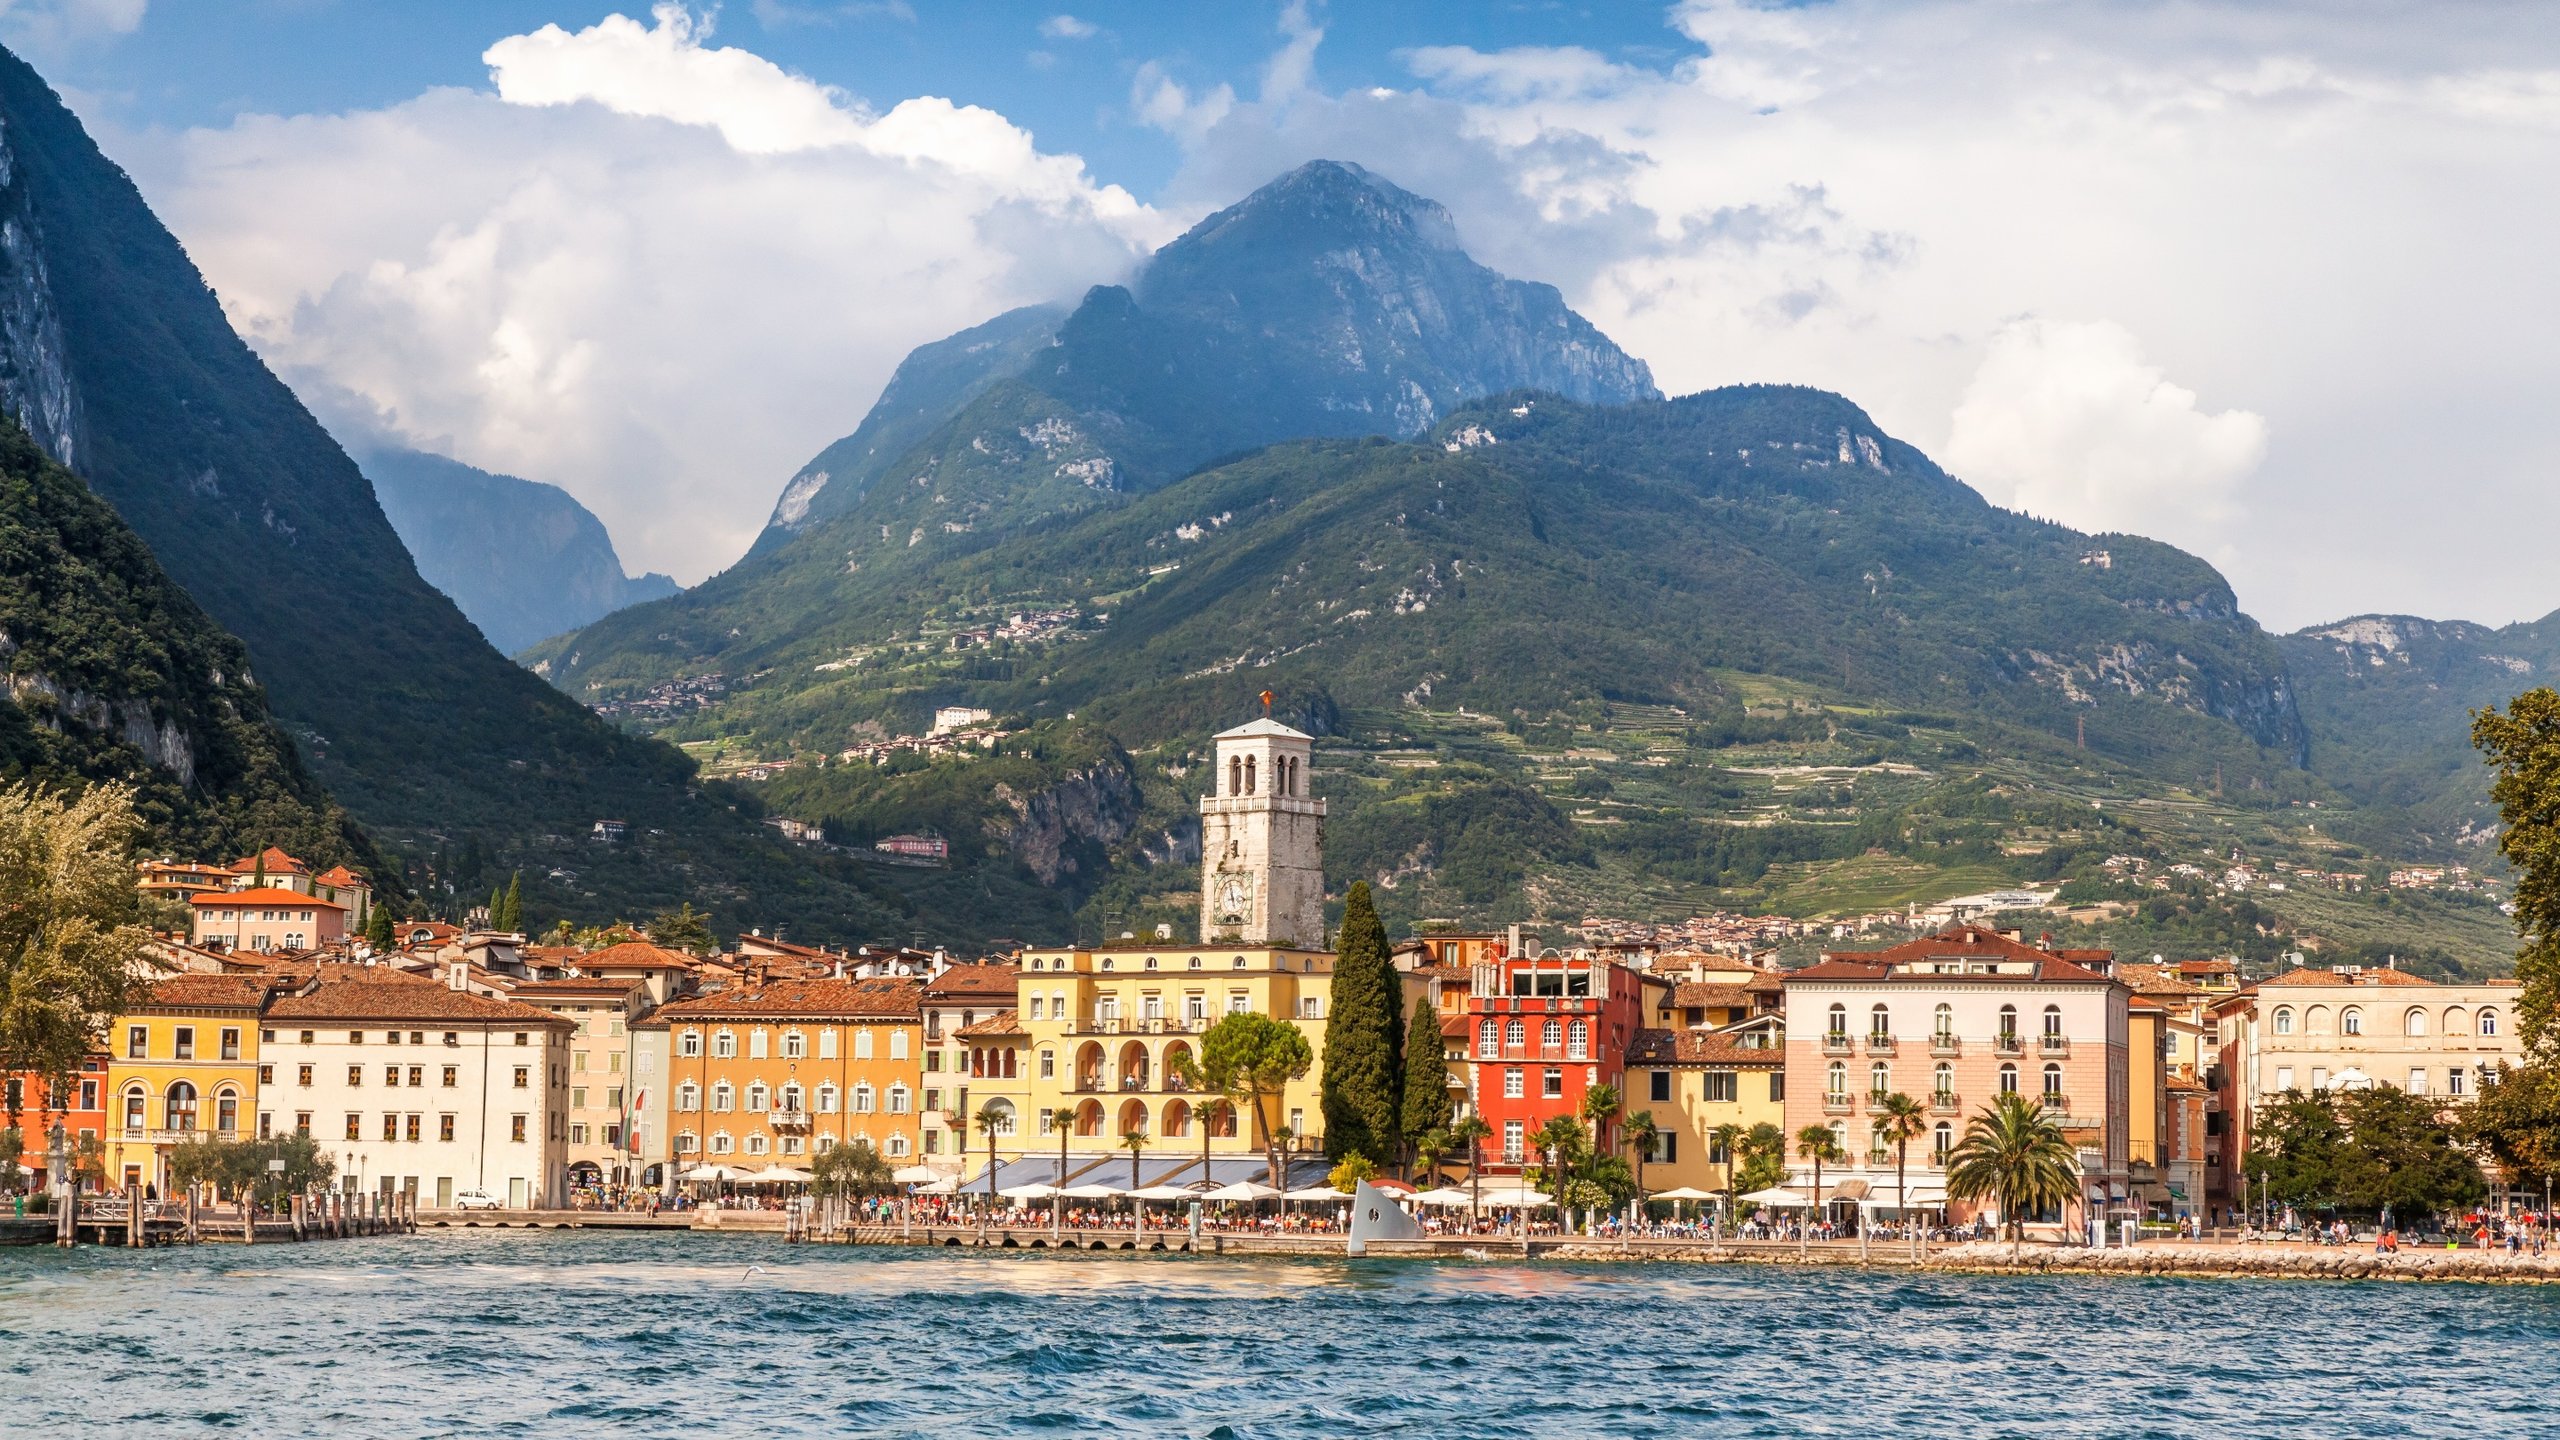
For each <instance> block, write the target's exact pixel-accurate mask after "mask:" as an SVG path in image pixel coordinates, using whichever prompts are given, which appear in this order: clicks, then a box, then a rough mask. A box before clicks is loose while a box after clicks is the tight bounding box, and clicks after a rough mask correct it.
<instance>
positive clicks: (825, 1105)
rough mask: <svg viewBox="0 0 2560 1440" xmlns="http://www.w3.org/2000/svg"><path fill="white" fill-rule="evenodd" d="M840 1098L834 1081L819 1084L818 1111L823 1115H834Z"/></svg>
mask: <svg viewBox="0 0 2560 1440" xmlns="http://www.w3.org/2000/svg"><path fill="white" fill-rule="evenodd" d="M839 1098H840V1097H839V1095H838V1092H837V1090H836V1087H835V1086H834V1085H833V1084H832V1083H829V1084H825V1085H821V1086H819V1087H818V1113H819V1114H821V1115H833V1114H834V1113H836V1101H837V1100H838V1099H839Z"/></svg>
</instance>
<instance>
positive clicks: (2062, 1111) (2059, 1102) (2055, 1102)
mask: <svg viewBox="0 0 2560 1440" xmlns="http://www.w3.org/2000/svg"><path fill="white" fill-rule="evenodd" d="M2070 1112H2071V1097H2070V1096H2068V1095H2065V1094H2062V1093H2061V1092H2059V1091H2054V1090H2048V1091H2046V1092H2045V1096H2044V1113H2046V1114H2047V1115H2055V1116H2060V1115H2067V1114H2069V1113H2070Z"/></svg>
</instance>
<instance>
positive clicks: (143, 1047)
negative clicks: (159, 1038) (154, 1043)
mask: <svg viewBox="0 0 2560 1440" xmlns="http://www.w3.org/2000/svg"><path fill="white" fill-rule="evenodd" d="M150 1055H151V1027H150V1026H148V1025H127V1026H126V1027H124V1058H126V1059H127V1060H144V1059H148V1058H150Z"/></svg>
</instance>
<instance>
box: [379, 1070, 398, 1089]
mask: <svg viewBox="0 0 2560 1440" xmlns="http://www.w3.org/2000/svg"><path fill="white" fill-rule="evenodd" d="M382 1083H383V1084H384V1085H385V1086H386V1087H388V1088H391V1089H394V1090H396V1089H398V1088H399V1087H400V1067H399V1066H397V1065H385V1066H383V1067H382Z"/></svg>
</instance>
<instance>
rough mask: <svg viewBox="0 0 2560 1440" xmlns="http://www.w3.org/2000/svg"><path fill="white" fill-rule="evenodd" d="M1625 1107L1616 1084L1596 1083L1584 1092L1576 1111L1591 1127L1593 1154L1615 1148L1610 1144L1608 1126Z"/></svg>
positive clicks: (1600, 1153)
mask: <svg viewBox="0 0 2560 1440" xmlns="http://www.w3.org/2000/svg"><path fill="white" fill-rule="evenodd" d="M1624 1108H1625V1105H1624V1102H1622V1101H1621V1100H1620V1099H1619V1097H1618V1087H1617V1086H1615V1085H1608V1084H1601V1085H1594V1086H1592V1087H1591V1088H1590V1089H1588V1090H1585V1091H1583V1092H1582V1103H1581V1104H1580V1105H1579V1106H1576V1107H1575V1112H1576V1113H1577V1114H1579V1115H1580V1116H1581V1117H1582V1123H1584V1124H1586V1125H1588V1126H1590V1127H1591V1152H1592V1153H1593V1154H1595V1155H1606V1154H1609V1153H1610V1152H1611V1150H1612V1149H1613V1148H1614V1147H1612V1146H1611V1145H1610V1144H1609V1129H1608V1127H1609V1124H1610V1122H1611V1121H1613V1120H1616V1119H1617V1118H1618V1112H1619V1111H1620V1110H1622V1109H1624Z"/></svg>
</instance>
